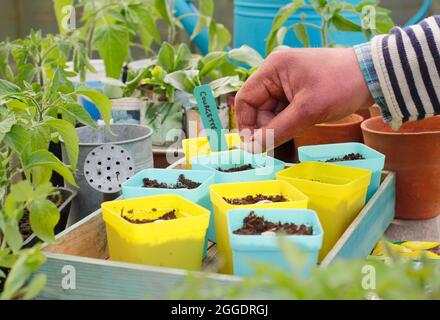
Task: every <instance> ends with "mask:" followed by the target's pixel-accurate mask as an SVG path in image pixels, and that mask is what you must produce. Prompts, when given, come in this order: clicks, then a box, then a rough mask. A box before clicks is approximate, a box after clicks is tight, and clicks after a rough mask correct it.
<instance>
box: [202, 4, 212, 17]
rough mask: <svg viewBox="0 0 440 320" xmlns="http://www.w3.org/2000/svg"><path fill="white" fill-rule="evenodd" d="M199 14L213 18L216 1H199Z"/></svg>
mask: <svg viewBox="0 0 440 320" xmlns="http://www.w3.org/2000/svg"><path fill="white" fill-rule="evenodd" d="M199 12H200V14H201V15H204V16H208V17H212V16H213V15H214V0H199Z"/></svg>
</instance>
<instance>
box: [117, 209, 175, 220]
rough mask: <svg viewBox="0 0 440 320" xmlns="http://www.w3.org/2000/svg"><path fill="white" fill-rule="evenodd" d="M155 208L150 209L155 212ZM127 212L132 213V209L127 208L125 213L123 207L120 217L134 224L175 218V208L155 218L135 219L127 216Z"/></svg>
mask: <svg viewBox="0 0 440 320" xmlns="http://www.w3.org/2000/svg"><path fill="white" fill-rule="evenodd" d="M156 210H157V209H152V210H151V211H153V212H155V211H156ZM129 214H134V210H128V211H127V213H126V214H124V209H122V212H121V217H122V218H124V219H125V220H127V221H128V222H130V223H134V224H145V223H153V222H156V221H166V220H175V219H177V217H176V210H171V211H169V212H167V213H165V214H163V215H162V216H160V217H159V218H157V219H136V218H134V217H130V216H128V215H129Z"/></svg>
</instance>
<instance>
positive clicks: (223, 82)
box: [209, 76, 243, 97]
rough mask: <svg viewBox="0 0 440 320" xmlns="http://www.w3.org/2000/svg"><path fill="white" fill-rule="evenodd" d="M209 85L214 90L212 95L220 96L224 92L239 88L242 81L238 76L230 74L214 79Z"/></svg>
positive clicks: (234, 90)
mask: <svg viewBox="0 0 440 320" xmlns="http://www.w3.org/2000/svg"><path fill="white" fill-rule="evenodd" d="M209 85H210V86H211V89H212V91H213V92H214V97H220V96H223V95H225V94H228V93H231V92H236V91H238V90H240V88H241V86H242V85H243V82H242V81H241V80H240V78H239V77H238V76H232V77H223V78H220V79H217V80H214V81H212V82H211V83H210V84H209Z"/></svg>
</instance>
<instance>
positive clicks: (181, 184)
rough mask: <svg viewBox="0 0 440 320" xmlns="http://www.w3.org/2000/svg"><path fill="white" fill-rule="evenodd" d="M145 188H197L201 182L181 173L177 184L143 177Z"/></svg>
mask: <svg viewBox="0 0 440 320" xmlns="http://www.w3.org/2000/svg"><path fill="white" fill-rule="evenodd" d="M143 183H144V185H143V187H144V188H156V189H157V188H160V189H196V188H198V187H200V185H201V183H199V182H195V181H192V180H190V179H187V178H185V175H183V174H181V175H179V178H178V179H177V182H176V183H175V184H168V183H164V182H159V181H157V180H153V179H148V178H144V179H143Z"/></svg>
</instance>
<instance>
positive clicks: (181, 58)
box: [173, 43, 192, 71]
mask: <svg viewBox="0 0 440 320" xmlns="http://www.w3.org/2000/svg"><path fill="white" fill-rule="evenodd" d="M191 58H192V54H191V50H190V49H189V48H188V46H187V45H186V44H185V43H181V44H180V45H179V46H178V47H177V50H176V58H175V61H174V62H175V66H174V70H173V71H175V70H182V69H186V68H187V67H188V66H189V62H190V61H191Z"/></svg>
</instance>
